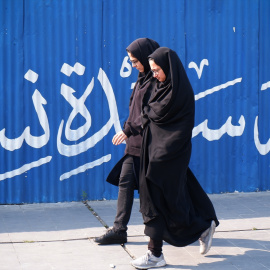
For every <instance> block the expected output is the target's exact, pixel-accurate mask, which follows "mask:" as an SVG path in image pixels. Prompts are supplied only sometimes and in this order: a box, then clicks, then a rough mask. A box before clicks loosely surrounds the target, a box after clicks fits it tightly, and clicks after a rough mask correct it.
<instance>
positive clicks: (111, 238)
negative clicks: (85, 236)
mask: <svg viewBox="0 0 270 270" xmlns="http://www.w3.org/2000/svg"><path fill="white" fill-rule="evenodd" d="M94 241H95V242H96V243H98V244H99V245H111V244H124V243H126V242H127V233H126V232H116V231H114V230H113V229H109V230H108V231H107V232H106V233H105V234H103V235H102V236H100V237H96V238H94Z"/></svg>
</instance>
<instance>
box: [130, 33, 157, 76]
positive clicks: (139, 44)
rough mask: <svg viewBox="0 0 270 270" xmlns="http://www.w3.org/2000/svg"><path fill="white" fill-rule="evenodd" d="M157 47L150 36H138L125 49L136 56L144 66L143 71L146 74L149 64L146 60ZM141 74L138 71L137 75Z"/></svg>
mask: <svg viewBox="0 0 270 270" xmlns="http://www.w3.org/2000/svg"><path fill="white" fill-rule="evenodd" d="M157 48H159V44H158V43H157V42H156V41H155V40H153V39H150V38H138V39H136V40H134V41H133V42H132V43H131V44H130V45H129V46H128V47H127V49H126V50H127V51H128V52H131V54H132V55H133V56H134V57H136V58H137V59H138V60H139V61H140V62H141V64H142V65H143V66H144V73H145V74H147V73H148V72H149V71H150V66H149V62H148V58H147V57H148V56H149V54H151V53H152V52H154V51H155V50H156V49H157ZM141 76H142V74H140V73H139V77H141Z"/></svg>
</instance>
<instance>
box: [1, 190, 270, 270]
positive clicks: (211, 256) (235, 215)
mask: <svg viewBox="0 0 270 270" xmlns="http://www.w3.org/2000/svg"><path fill="white" fill-rule="evenodd" d="M210 199H211V200H212V202H213V204H214V206H215V209H216V212H217V216H218V218H219V220H220V226H219V227H218V228H217V229H216V233H215V235H214V240H213V245H212V248H211V250H210V251H209V253H208V254H207V255H206V256H202V255H200V254H199V244H198V243H194V244H193V245H190V246H187V247H184V248H177V247H173V246H170V245H168V244H165V245H164V249H163V252H164V256H165V259H166V261H167V263H168V265H167V266H166V267H164V268H159V269H217V270H223V269H226V270H229V269H234V270H235V269H247V270H249V269H250V270H260V269H264V270H265V269H270V192H258V193H233V194H219V195H210ZM116 203H117V202H116V201H89V202H87V204H84V203H82V202H72V203H56V204H31V205H0V270H6V269H8V270H19V269H20V270H21V269H23V270H49V269H56V270H86V269H87V270H89V269H90V270H107V269H108V270H109V269H116V270H117V269H121V270H134V269H135V268H133V267H132V266H131V265H130V260H131V259H132V258H136V257H139V256H141V255H143V254H144V253H145V252H146V251H147V242H148V238H147V237H145V236H144V234H143V231H144V226H143V223H142V217H141V214H140V213H139V200H135V202H134V207H133V212H132V217H131V220H130V224H129V230H128V243H127V244H126V245H124V246H121V245H110V246H98V245H97V244H96V243H94V242H93V240H92V238H93V237H96V236H99V235H101V234H103V233H104V232H105V231H106V228H105V226H112V224H113V221H114V217H115V213H116Z"/></svg>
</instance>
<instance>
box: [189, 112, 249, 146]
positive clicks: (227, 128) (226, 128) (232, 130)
mask: <svg viewBox="0 0 270 270" xmlns="http://www.w3.org/2000/svg"><path fill="white" fill-rule="evenodd" d="M231 121H232V117H231V116H230V117H229V118H228V119H227V121H226V123H225V124H224V125H223V126H222V127H221V128H220V129H216V130H213V129H209V128H208V127H207V125H208V119H206V120H204V121H203V122H202V123H201V124H199V125H198V126H196V127H194V129H193V132H192V137H195V136H197V135H198V134H199V133H200V132H201V133H202V136H203V137H204V138H205V139H207V140H208V141H216V140H219V139H220V138H221V137H222V136H223V135H224V134H225V133H227V134H228V135H229V136H231V137H235V136H241V135H242V134H243V132H244V129H245V118H244V116H243V115H241V117H240V119H239V121H238V123H239V125H240V126H233V125H232V123H231Z"/></svg>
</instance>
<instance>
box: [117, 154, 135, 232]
mask: <svg viewBox="0 0 270 270" xmlns="http://www.w3.org/2000/svg"><path fill="white" fill-rule="evenodd" d="M135 184H136V178H135V175H134V166H133V157H132V156H129V155H128V156H127V157H126V159H125V160H124V162H123V165H122V170H121V174H120V180H119V191H118V201H117V213H116V217H115V221H114V225H113V229H114V230H115V231H119V232H126V231H127V224H128V222H129V219H130V215H131V210H132V206H133V199H134V187H135Z"/></svg>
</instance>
